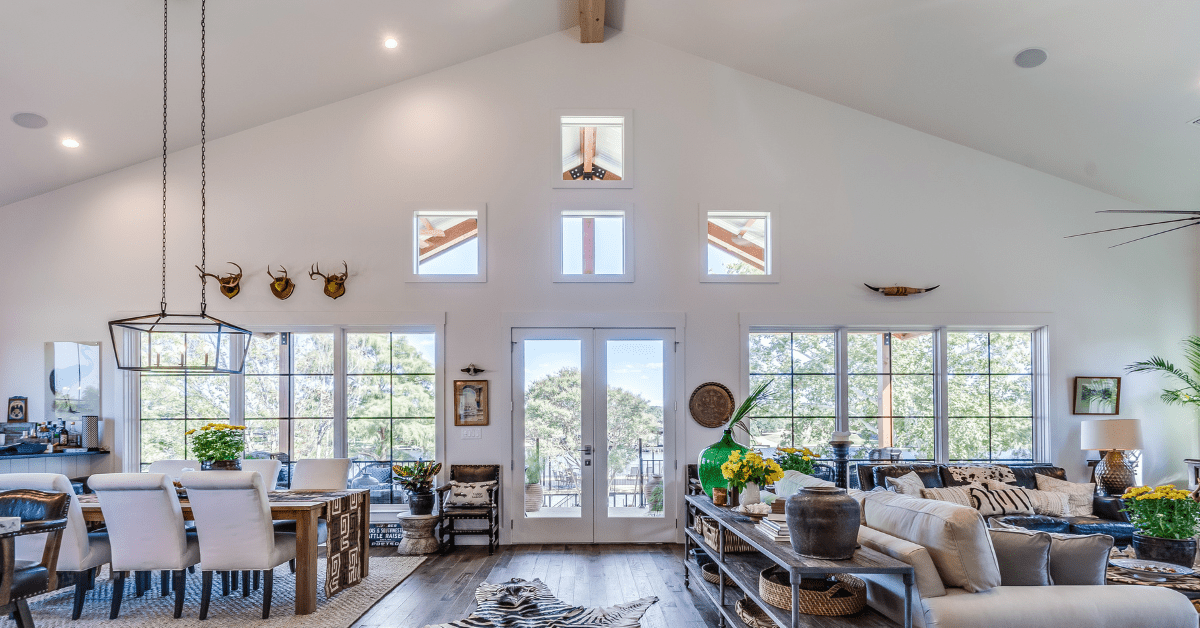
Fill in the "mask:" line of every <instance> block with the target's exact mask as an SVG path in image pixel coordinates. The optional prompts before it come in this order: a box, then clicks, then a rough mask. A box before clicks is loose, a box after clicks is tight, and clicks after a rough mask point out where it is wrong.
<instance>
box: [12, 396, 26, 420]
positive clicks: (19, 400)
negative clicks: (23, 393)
mask: <svg viewBox="0 0 1200 628" xmlns="http://www.w3.org/2000/svg"><path fill="white" fill-rule="evenodd" d="M28 410H29V399H27V398H25V397H9V398H8V420H9V421H10V422H13V423H27V422H29V412H28Z"/></svg>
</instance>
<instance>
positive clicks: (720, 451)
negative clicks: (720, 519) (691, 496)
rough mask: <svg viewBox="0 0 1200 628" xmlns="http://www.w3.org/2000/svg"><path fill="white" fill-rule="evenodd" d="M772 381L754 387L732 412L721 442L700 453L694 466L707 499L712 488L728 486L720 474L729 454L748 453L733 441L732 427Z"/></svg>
mask: <svg viewBox="0 0 1200 628" xmlns="http://www.w3.org/2000/svg"><path fill="white" fill-rule="evenodd" d="M774 381H775V380H770V381H766V382H763V383H761V384H759V385H758V386H755V387H754V390H753V391H751V392H750V396H749V397H746V399H745V401H743V402H742V405H740V406H738V408H737V410H735V411H734V412H733V415H732V416H731V417H730V419H729V423H727V424H725V433H724V434H722V435H721V440H720V441H718V442H716V443H714V444H713V445H710V446H709V447H708V448H707V449H705V450H704V451H702V452H700V460H699V461H698V462H697V464H696V475H697V476H698V477H699V478H700V486H701V487H703V488H704V492H705V493H707V494H708V496H709V498H711V497H712V491H713V488H714V487H721V486H728V485H729V482H728V481H727V480H726V479H725V476H724V475H722V474H721V465H723V464H725V463H726V462H727V461H728V460H729V453H730V452H732V451H734V450H738V451H741V452H742V453H743V454H744V453H746V452H748V451H750V448H749V447H746V446H745V445H742V444H740V443H738V442H737V441H735V440H733V426H735V425H737V424H738V423H740V422H741V421H742V419H745V418H746V416H747V415H748V414H750V412H751V411H753V410H754V409H755V408H756V407H758V404H759V402H760V401H761V400H762V398H763V396H765V395H766V392H767V388H768V387H769V386H770V385H771V384H772V383H773V382H774ZM743 427H745V426H743Z"/></svg>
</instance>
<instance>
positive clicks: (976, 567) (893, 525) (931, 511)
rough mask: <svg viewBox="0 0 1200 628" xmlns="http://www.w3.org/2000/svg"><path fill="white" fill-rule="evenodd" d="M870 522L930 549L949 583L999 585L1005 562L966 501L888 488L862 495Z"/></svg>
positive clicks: (979, 587)
mask: <svg viewBox="0 0 1200 628" xmlns="http://www.w3.org/2000/svg"><path fill="white" fill-rule="evenodd" d="M863 506H864V508H863V510H864V511H865V513H866V519H867V525H868V526H870V527H872V528H875V529H876V530H879V531H881V532H886V533H887V534H890V535H892V536H895V537H899V538H901V539H904V540H906V541H911V542H913V543H916V544H918V545H923V546H924V547H925V549H926V550H928V551H929V556H930V557H931V558H932V559H933V564H934V565H936V566H937V570H938V575H940V576H941V578H942V584H943V585H944V586H946V587H962V588H963V589H965V590H967V591H969V592H972V593H974V592H976V591H987V590H988V589H991V588H993V587H998V586H1000V565H999V563H997V562H996V552H995V551H994V550H993V549H992V541H991V539H990V538H989V537H988V532H987V527H986V526H985V525H984V524H983V517H981V516H979V513H978V512H977V511H976V510H975V509H973V508H968V507H966V506H960V505H958V504H951V503H950V502H943V501H935V500H931V499H917V498H913V497H908V496H907V495H899V494H896V493H891V492H887V491H883V492H878V493H877V492H871V493H869V494H868V495H867V497H866V499H865V500H863Z"/></svg>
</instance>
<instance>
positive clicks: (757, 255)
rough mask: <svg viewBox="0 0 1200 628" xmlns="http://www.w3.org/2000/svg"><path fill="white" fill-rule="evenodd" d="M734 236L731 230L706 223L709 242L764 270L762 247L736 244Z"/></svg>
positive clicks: (765, 266)
mask: <svg viewBox="0 0 1200 628" xmlns="http://www.w3.org/2000/svg"><path fill="white" fill-rule="evenodd" d="M734 237H735V234H734V233H733V232H731V231H728V230H726V229H722V228H721V227H718V226H717V225H714V224H713V223H711V222H710V223H708V241H709V243H711V244H714V245H716V246H717V247H718V248H721V249H724V250H725V251H727V252H729V253H732V254H733V256H734V257H736V258H738V259H740V260H742V261H743V262H746V263H747V264H750V265H751V266H753V267H755V268H757V269H759V270H762V271H765V270H766V268H767V264H766V262H765V261H764V260H763V258H764V257H765V255H766V252H765V251H763V249H762V247H761V246H755V245H754V244H744V245H739V244H736V243H734V241H733V238H734Z"/></svg>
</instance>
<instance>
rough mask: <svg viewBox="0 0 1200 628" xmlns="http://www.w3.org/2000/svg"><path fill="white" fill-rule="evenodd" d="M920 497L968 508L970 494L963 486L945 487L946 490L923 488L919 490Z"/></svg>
mask: <svg viewBox="0 0 1200 628" xmlns="http://www.w3.org/2000/svg"><path fill="white" fill-rule="evenodd" d="M921 497H923V498H925V499H936V500H938V501H940V502H950V503H952V504H958V505H959V506H970V507H972V508H974V506H973V505H972V504H971V494H970V493H969V492H967V487H965V486H947V487H946V488H923V489H921Z"/></svg>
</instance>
